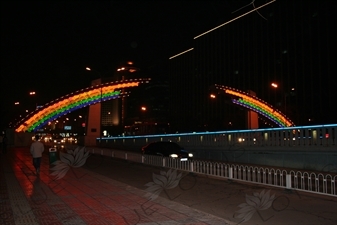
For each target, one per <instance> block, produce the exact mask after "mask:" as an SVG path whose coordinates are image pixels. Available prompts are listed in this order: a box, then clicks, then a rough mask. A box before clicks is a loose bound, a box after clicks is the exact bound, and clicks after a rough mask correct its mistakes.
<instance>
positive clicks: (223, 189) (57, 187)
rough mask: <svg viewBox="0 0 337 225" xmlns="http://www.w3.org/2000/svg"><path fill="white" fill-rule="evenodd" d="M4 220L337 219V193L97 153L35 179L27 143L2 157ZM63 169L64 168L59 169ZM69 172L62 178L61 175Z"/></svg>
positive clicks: (146, 224)
mask: <svg viewBox="0 0 337 225" xmlns="http://www.w3.org/2000/svg"><path fill="white" fill-rule="evenodd" d="M0 157H1V167H0V182H1V183H0V197H1V200H0V224H18V225H21V224H22V225H23V224H24V225H28V224H46V225H47V224H48V225H54V224H55V225H56V224H69V225H70V224H74V225H75V224H76V225H78V224H89V225H92V224H99V225H101V224H109V225H111V224H113V225H114V224H116V225H123V224H126V225H133V224H134V225H135V224H137V225H155V224H162V225H166V224H167V225H176V224H190V225H201V224H205V225H206V224H215V225H225V224H238V223H240V222H241V224H315V225H316V224H336V223H337V214H336V212H337V198H335V197H324V196H320V195H313V194H308V193H298V192H288V191H285V190H281V189H278V188H270V187H262V186H249V185H247V184H240V183H236V182H230V181H224V180H217V179H211V178H207V177H202V176H197V175H194V174H188V173H181V172H179V171H172V170H168V169H167V168H159V167H150V166H145V165H141V164H136V163H130V162H126V161H122V160H118V159H113V158H107V157H101V156H95V155H91V156H89V157H88V158H87V160H86V163H85V164H84V165H83V166H82V167H77V168H70V169H69V170H67V169H66V168H69V167H63V172H64V173H63V174H62V173H58V175H59V176H60V178H59V179H57V178H58V177H57V176H55V175H52V174H51V173H52V172H53V171H52V170H50V168H52V166H50V165H49V157H48V153H45V155H44V158H43V160H42V168H41V174H40V175H39V176H36V174H35V171H34V168H33V166H32V162H31V161H32V160H31V157H30V154H29V150H28V148H12V149H9V151H8V153H7V155H0ZM58 172H61V170H60V171H58ZM63 175H64V176H63Z"/></svg>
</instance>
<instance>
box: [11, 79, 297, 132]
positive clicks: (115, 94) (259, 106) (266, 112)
mask: <svg viewBox="0 0 337 225" xmlns="http://www.w3.org/2000/svg"><path fill="white" fill-rule="evenodd" d="M149 80H150V79H148V78H140V79H131V80H121V81H116V82H108V83H102V84H98V85H95V86H90V87H88V88H86V89H82V90H78V91H76V92H74V93H70V94H68V95H65V96H63V97H60V98H58V99H56V100H53V101H51V102H49V103H47V104H45V105H44V106H42V107H41V108H38V109H36V110H35V111H33V112H31V113H30V114H29V115H27V116H26V117H25V118H24V119H22V120H21V121H20V122H19V123H18V124H17V125H16V127H17V128H16V129H15V131H16V132H34V131H37V130H38V129H40V128H42V127H43V126H44V125H46V124H48V122H51V121H53V120H55V119H57V118H59V117H61V116H63V115H65V114H67V113H70V112H72V111H75V110H77V109H79V108H83V107H87V106H90V105H94V104H96V103H98V102H103V101H108V100H111V99H116V98H120V97H123V95H125V93H126V92H124V91H122V90H124V89H126V88H131V87H136V86H139V84H141V83H144V82H146V83H148V82H149ZM214 87H215V89H219V90H223V91H224V93H226V94H229V95H232V96H234V97H235V98H233V99H232V102H233V103H234V104H237V105H239V106H241V107H244V108H247V109H249V110H251V111H254V112H256V113H258V114H260V115H262V116H264V117H266V118H267V119H269V120H271V121H272V122H274V123H275V124H276V125H278V126H280V127H290V126H294V123H293V122H292V121H291V120H290V119H289V118H287V116H286V115H284V114H283V113H282V112H280V111H279V110H277V109H276V108H274V107H273V106H272V105H270V104H268V103H267V102H265V101H263V100H262V99H259V98H257V97H255V96H252V95H250V94H249V93H246V92H244V91H241V90H238V89H234V88H231V87H227V86H224V85H217V84H215V85H214Z"/></svg>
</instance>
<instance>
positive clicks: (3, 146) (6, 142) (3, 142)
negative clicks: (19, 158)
mask: <svg viewBox="0 0 337 225" xmlns="http://www.w3.org/2000/svg"><path fill="white" fill-rule="evenodd" d="M7 144H8V138H7V136H6V134H5V135H4V136H3V138H2V153H3V154H6V153H7Z"/></svg>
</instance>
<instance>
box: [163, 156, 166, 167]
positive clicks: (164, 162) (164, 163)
mask: <svg viewBox="0 0 337 225" xmlns="http://www.w3.org/2000/svg"><path fill="white" fill-rule="evenodd" d="M165 166H166V161H165V158H163V167H165Z"/></svg>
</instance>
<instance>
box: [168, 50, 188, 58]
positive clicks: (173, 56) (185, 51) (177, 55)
mask: <svg viewBox="0 0 337 225" xmlns="http://www.w3.org/2000/svg"><path fill="white" fill-rule="evenodd" d="M192 50H193V48H190V49H188V50H186V51H183V52H181V53H179V54H177V55H174V56H171V57H170V58H169V59H173V58H175V57H177V56H179V55H182V54H184V53H186V52H189V51H192Z"/></svg>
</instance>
